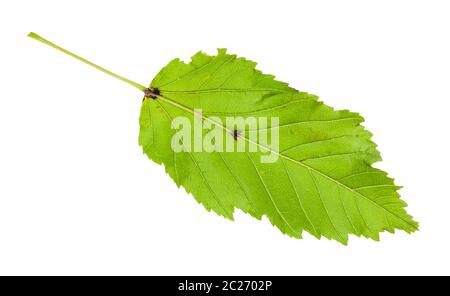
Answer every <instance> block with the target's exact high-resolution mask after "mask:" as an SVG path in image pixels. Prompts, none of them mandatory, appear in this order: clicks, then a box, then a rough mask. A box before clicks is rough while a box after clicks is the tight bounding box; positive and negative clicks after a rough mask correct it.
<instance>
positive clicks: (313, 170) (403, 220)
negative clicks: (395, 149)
mask: <svg viewBox="0 0 450 296" xmlns="http://www.w3.org/2000/svg"><path fill="white" fill-rule="evenodd" d="M157 99H161V100H162V101H163V102H166V103H168V104H170V105H172V106H174V107H176V108H178V109H180V110H183V111H185V112H188V113H191V114H192V115H193V116H199V115H201V118H202V119H204V120H206V121H209V122H210V123H213V124H215V125H217V126H219V127H220V128H222V129H223V130H224V131H226V132H231V130H230V129H229V128H227V127H225V126H223V125H222V124H221V123H220V122H217V121H216V120H213V119H211V118H209V117H206V116H205V115H204V114H198V113H196V112H195V111H194V110H193V109H191V108H189V107H187V106H185V105H183V104H181V103H178V102H176V101H174V100H172V99H170V98H168V97H166V96H162V95H158V96H157ZM237 137H238V138H240V139H243V140H244V141H246V142H248V143H250V144H252V145H256V146H258V147H260V148H262V149H264V150H265V151H266V152H271V153H273V154H275V155H277V156H279V157H282V158H284V159H286V160H289V161H291V162H293V163H296V164H298V165H301V166H302V167H304V168H306V169H309V170H310V171H311V172H314V173H316V174H318V175H321V176H322V177H324V178H326V179H329V180H330V181H332V182H333V183H336V184H337V185H338V186H341V187H343V188H344V189H346V190H348V191H350V192H352V193H353V194H355V195H356V196H359V197H361V198H362V199H364V200H366V201H368V202H369V203H371V204H372V205H374V206H376V207H379V208H381V209H382V210H384V211H385V212H386V213H388V214H389V215H391V216H393V217H394V218H396V219H398V220H400V221H402V222H403V223H406V224H407V225H409V226H410V227H412V228H413V229H415V230H417V226H416V225H415V224H412V223H411V222H409V221H407V220H405V219H404V218H402V217H399V216H397V215H395V214H394V213H393V212H391V211H390V210H388V209H386V208H385V207H383V206H382V205H380V204H378V203H376V202H375V201H373V200H371V199H370V198H368V197H367V196H365V195H363V194H361V193H360V192H358V191H355V190H353V189H352V188H350V187H348V186H347V185H345V184H343V183H341V182H339V181H338V180H335V179H333V178H332V177H330V176H328V175H327V174H325V173H322V172H321V171H319V170H317V169H315V168H313V167H311V166H309V165H307V164H305V163H303V162H301V161H298V160H296V159H293V158H291V157H289V156H287V155H284V154H281V153H279V152H278V151H275V150H273V149H271V148H269V147H267V146H265V145H262V144H260V143H258V142H255V141H252V140H251V139H248V138H246V137H243V136H242V135H238V136H237Z"/></svg>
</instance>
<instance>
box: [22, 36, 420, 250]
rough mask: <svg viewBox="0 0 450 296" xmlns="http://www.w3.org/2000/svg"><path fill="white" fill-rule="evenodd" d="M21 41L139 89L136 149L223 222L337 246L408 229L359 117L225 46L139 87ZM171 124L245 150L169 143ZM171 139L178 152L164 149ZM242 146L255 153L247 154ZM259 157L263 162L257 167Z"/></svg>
mask: <svg viewBox="0 0 450 296" xmlns="http://www.w3.org/2000/svg"><path fill="white" fill-rule="evenodd" d="M30 37H32V38H34V39H37V40H39V41H41V42H44V43H46V44H48V45H50V46H52V47H55V48H57V49H59V50H62V51H63V52H65V53H67V54H69V55H71V56H73V57H75V58H77V59H79V60H82V61H83V62H85V63H88V64H90V65H91V66H94V67H95V68H97V69H99V70H101V71H103V72H105V73H107V74H110V75H112V76H114V77H116V78H118V79H120V80H122V81H125V82H127V83H128V84H130V85H132V86H134V87H136V88H138V89H140V90H141V91H143V92H144V94H145V96H144V100H143V104H142V109H141V114H140V136H139V144H140V145H141V146H142V147H143V151H144V153H145V154H146V155H147V156H148V157H149V158H150V159H151V160H153V161H154V162H156V163H158V164H163V165H164V166H165V168H166V172H167V173H168V174H169V175H170V177H171V178H172V179H173V180H174V181H175V183H176V184H177V185H178V186H182V187H184V188H185V189H186V191H187V192H189V193H192V195H193V196H194V198H195V199H196V200H197V201H198V202H199V203H201V204H202V205H203V206H204V207H205V208H206V209H207V210H213V211H214V212H216V213H217V214H219V215H221V216H224V217H226V218H229V219H233V214H234V211H235V209H236V208H238V209H240V210H242V211H243V212H245V213H248V214H250V215H252V216H253V217H255V218H257V219H261V218H262V217H263V216H266V217H268V219H269V220H270V221H271V223H272V224H273V225H275V226H276V227H278V228H279V229H280V230H281V232H282V233H285V234H287V235H289V236H292V237H296V238H301V237H302V233H303V232H304V231H307V232H309V233H310V234H312V235H314V236H316V237H317V238H320V237H322V236H324V237H326V238H329V239H334V240H337V241H339V242H341V243H343V244H347V243H348V237H349V235H350V234H354V235H356V236H364V237H367V238H372V239H374V240H379V234H380V233H381V232H384V231H389V232H394V231H395V229H400V230H404V231H406V232H407V233H412V232H414V231H416V230H417V229H418V223H417V222H415V221H414V220H413V219H412V217H411V216H410V215H408V214H407V212H406V211H405V207H406V203H405V202H403V201H402V200H401V199H400V195H399V193H398V190H399V187H398V186H396V185H395V183H394V180H393V179H392V178H390V177H388V175H387V173H385V172H383V171H381V170H379V169H376V168H374V167H373V166H372V165H373V164H374V163H376V162H378V161H380V160H381V157H380V154H379V152H378V150H377V148H376V145H375V144H374V143H373V142H372V141H371V136H372V134H371V133H370V132H368V131H367V130H365V128H364V127H363V126H362V125H361V123H362V122H363V121H364V119H363V118H362V117H361V116H360V115H359V114H357V113H353V112H350V111H348V110H334V109H333V108H331V107H329V106H327V105H325V104H323V103H322V102H320V101H319V100H318V97H317V96H315V95H311V94H308V93H305V92H300V91H297V90H295V89H293V88H291V87H290V86H289V85H288V84H287V83H284V82H280V81H277V80H275V78H274V76H272V75H266V74H263V73H262V72H260V71H258V70H256V69H255V67H256V63H254V62H252V61H249V60H246V59H244V58H238V57H237V56H235V55H230V54H227V52H226V50H225V49H219V50H218V54H217V55H215V56H211V55H207V54H205V53H202V52H199V53H197V54H196V55H194V56H193V57H192V60H191V62H190V63H184V62H182V61H180V60H179V59H175V60H173V61H171V62H170V63H169V64H168V65H167V66H166V67H164V68H163V69H162V70H161V71H160V72H159V73H158V75H157V76H156V77H155V78H154V79H153V81H152V82H151V84H150V87H144V86H142V85H140V84H138V83H135V82H133V81H130V80H128V79H126V78H123V77H121V76H119V75H117V74H114V73H112V72H110V71H108V70H106V69H104V68H102V67H100V66H97V65H95V64H93V63H91V62H89V61H87V60H85V59H83V58H80V57H78V56H76V55H75V54H73V53H71V52H68V51H67V50H65V49H62V48H61V47H59V46H57V45H55V44H53V43H51V42H49V41H47V40H45V39H43V38H42V37H40V36H38V35H36V34H34V33H30ZM197 110H201V113H200V112H199V111H197ZM230 117H233V118H236V117H239V118H244V119H245V118H277V125H268V126H263V127H260V126H258V127H257V128H253V129H252V128H251V127H250V125H244V126H243V127H242V128H241V129H235V128H234V126H229V125H227V124H226V123H224V122H227V118H230ZM177 118H185V119H186V120H187V121H188V122H189V123H190V125H192V126H195V125H196V124H199V123H200V124H201V125H202V126H204V125H207V126H208V127H209V129H204V128H202V129H201V130H200V135H201V136H202V138H204V137H205V136H206V135H207V134H208V133H209V132H211V130H210V129H211V128H216V134H215V135H216V138H215V140H217V139H221V140H224V141H225V142H227V141H228V142H231V143H233V145H234V146H237V145H240V144H242V145H244V146H245V147H246V149H245V150H244V151H231V152H230V151H223V150H222V151H221V150H217V151H212V152H207V151H202V149H201V148H202V147H200V149H199V150H198V149H197V150H195V149H192V146H195V145H197V144H196V143H191V139H190V138H188V137H185V138H183V139H180V138H177V133H178V131H177V130H176V129H174V128H173V123H174V121H175V120H176V119H177ZM272 123H273V122H272ZM217 129H218V133H217ZM272 130H276V131H277V132H278V136H279V140H278V141H279V143H278V146H277V147H272V146H270V145H268V142H267V139H265V140H266V141H262V140H261V139H260V137H258V136H257V135H260V133H261V132H262V131H268V132H270V131H272ZM193 133H194V134H195V131H194V132H193ZM190 134H191V132H189V135H190ZM254 136H255V137H254ZM174 139H176V140H175V142H177V144H178V145H181V151H175V150H174V149H173V146H174ZM255 139H256V140H255ZM194 142H195V139H194ZM202 144H203V143H200V145H202ZM215 144H217V143H215ZM252 145H253V146H254V148H256V149H254V150H255V151H249V149H248V148H249V147H250V146H252ZM188 148H189V149H188ZM197 148H198V147H197ZM269 156H273V161H262V159H263V158H264V157H269Z"/></svg>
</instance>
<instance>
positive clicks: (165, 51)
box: [0, 0, 450, 275]
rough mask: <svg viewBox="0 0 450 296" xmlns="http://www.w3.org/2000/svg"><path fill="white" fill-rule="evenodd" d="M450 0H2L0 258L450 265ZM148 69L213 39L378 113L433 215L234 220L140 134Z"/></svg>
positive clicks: (264, 271)
mask: <svg viewBox="0 0 450 296" xmlns="http://www.w3.org/2000/svg"><path fill="white" fill-rule="evenodd" d="M449 5H450V4H449V1H433V0H426V1H414V0H407V1H401V0H389V1H385V0H377V1H361V0H355V1H349V0H341V1H320V0H314V1H298V0H295V1H279V0H278V1H261V0H259V1H255V2H252V1H242V0H240V1H232V0H227V1H224V0H222V1H211V0H208V1H206V0H205V1H168V0H164V1H162V0H161V1H130V0H127V1H112V0H108V1H92V0H90V1H81V0H77V1H48V0H45V1H31V0H30V1H18V0H16V1H1V2H0V32H1V34H0V38H1V39H0V62H1V63H0V83H1V88H0V136H1V137H0V143H1V145H0V274H3V275H7V274H9V275H11V274H15V275H25V274H26V275H50V274H51V275H55V274H57V275H175V274H176V275H187V274H195V275H198V274H202V275H208V274H211V275H221V274H227V275H348V274H351V275H369V274H370V275H400V274H402V275H406V274H410V275H411V274H415V275H419V274H420V275H425V274H426V275H431V274H447V275H448V274H450V254H449V250H450V238H449V231H450V221H449V218H448V217H449V213H450V208H449V206H450V196H449V193H448V192H449V191H448V185H449V179H448V178H449V169H448V168H449V161H448V156H447V155H448V152H449V148H450V147H449V141H448V134H449V132H448V126H449V112H450V84H449V82H450V81H449V78H450V70H449V69H450V58H449V56H450V55H449V53H450V39H449V29H450V18H449V14H450V6H449ZM29 31H35V32H37V33H39V34H41V35H42V36H44V37H46V38H48V39H50V40H52V41H54V42H56V43H58V44H60V45H63V46H65V47H66V48H68V49H70V50H73V51H74V52H76V53H78V54H80V55H83V56H85V57H86V58H89V59H91V60H93V61H95V62H97V63H99V64H101V65H104V66H106V67H108V68H110V69H112V70H114V71H116V72H118V73H121V74H123V75H125V76H127V77H129V78H131V79H134V80H136V81H138V82H140V83H143V84H148V83H149V82H150V81H151V79H152V78H153V76H154V75H155V74H156V73H157V72H158V71H159V70H160V68H161V67H163V66H164V65H165V64H166V63H167V62H168V61H169V60H171V59H173V58H175V57H181V58H183V59H185V60H186V59H188V58H189V57H190V55H192V54H194V53H195V52H197V51H198V50H204V51H206V52H208V53H214V52H215V49H216V48H217V47H227V48H229V51H230V52H232V53H237V54H238V55H241V56H245V57H247V58H250V59H252V60H255V61H258V62H259V65H258V68H259V69H261V70H263V71H264V72H266V73H273V74H276V75H277V78H278V79H280V80H283V81H287V82H290V83H291V85H292V86H293V87H295V88H297V89H300V90H303V91H308V92H311V93H315V94H318V95H320V96H321V98H322V100H324V101H325V102H326V103H327V104H329V105H332V106H335V107H337V108H343V109H344V108H345V109H346V108H349V109H351V110H353V111H358V112H360V113H361V114H363V115H364V116H365V118H366V120H367V122H366V124H365V125H366V126H367V127H368V128H369V129H370V130H371V131H372V132H373V133H374V134H375V137H374V140H375V141H376V142H377V143H378V144H379V148H380V150H381V152H382V155H383V157H384V162H383V163H381V164H380V165H379V167H380V168H383V169H386V170H387V171H389V172H390V174H391V175H392V176H394V177H396V179H397V182H398V183H399V184H401V185H403V186H404V189H403V190H402V196H403V198H404V199H405V200H406V201H407V202H408V203H409V208H408V211H409V212H410V213H411V214H412V215H414V217H415V218H416V219H417V220H418V221H420V223H421V231H420V232H418V233H416V234H413V235H406V234H404V233H400V232H399V233H397V234H395V235H391V234H383V235H382V241H381V242H378V243H377V242H373V241H369V240H366V239H358V238H355V237H352V239H351V240H350V246H349V247H344V246H341V245H339V244H338V243H336V242H332V241H328V240H325V239H323V240H321V241H318V240H316V239H315V238H313V237H311V236H309V235H305V239H304V240H295V239H290V238H288V237H285V236H283V235H281V234H280V233H279V232H278V231H277V230H276V229H275V228H273V227H272V226H270V224H269V222H268V221H267V220H264V221H263V222H259V221H257V220H254V219H252V218H250V217H249V216H246V215H244V214H242V213H241V212H238V213H237V216H236V221H235V222H230V221H227V220H225V219H223V218H220V217H218V216H216V215H215V214H212V213H208V212H207V211H205V210H204V209H203V208H202V206H200V205H199V204H197V203H196V202H195V201H194V199H193V198H192V197H191V196H189V195H187V194H186V193H185V192H184V190H181V189H180V190H179V189H177V188H176V186H175V185H174V184H173V182H172V181H171V180H170V179H169V177H168V176H166V175H165V173H164V170H163V168H162V167H160V166H158V165H156V164H154V163H152V162H151V161H149V160H148V159H147V157H146V156H144V155H143V154H142V151H141V148H140V147H139V146H138V144H137V138H138V115H139V108H140V104H141V99H142V94H141V93H140V92H139V91H137V90H135V89H133V88H132V87H129V86H128V85H126V84H123V83H121V82H120V81H116V80H114V79H112V78H110V77H108V76H106V75H104V74H102V73H100V72H97V71H96V70H94V69H92V68H89V67H87V66H86V65H84V64H81V63H79V62H77V61H75V60H73V59H71V58H69V57H67V56H64V55H63V54H61V53H59V52H57V51H55V50H53V49H51V48H49V47H46V46H44V45H42V44H40V43H38V42H36V41H34V40H32V39H29V38H27V37H26V34H27V33H28V32H29Z"/></svg>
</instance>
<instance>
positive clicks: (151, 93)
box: [144, 87, 160, 100]
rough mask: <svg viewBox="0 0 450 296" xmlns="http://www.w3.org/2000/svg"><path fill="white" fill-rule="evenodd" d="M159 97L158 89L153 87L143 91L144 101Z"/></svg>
mask: <svg viewBox="0 0 450 296" xmlns="http://www.w3.org/2000/svg"><path fill="white" fill-rule="evenodd" d="M159 95H160V92H159V89H157V88H154V87H149V88H147V89H146V90H145V91H144V100H145V99H147V98H150V99H156V98H158V96H159Z"/></svg>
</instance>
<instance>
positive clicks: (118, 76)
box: [28, 32, 147, 92]
mask: <svg viewBox="0 0 450 296" xmlns="http://www.w3.org/2000/svg"><path fill="white" fill-rule="evenodd" d="M28 37H30V38H33V39H35V40H37V41H40V42H42V43H44V44H46V45H48V46H50V47H53V48H54V49H57V50H59V51H61V52H63V53H65V54H67V55H69V56H71V57H73V58H75V59H77V60H79V61H81V62H83V63H85V64H87V65H89V66H91V67H94V68H95V69H97V70H99V71H101V72H103V73H106V74H108V75H109V76H112V77H114V78H116V79H119V80H121V81H123V82H125V83H127V84H129V85H131V86H133V87H135V88H137V89H139V90H141V91H143V92H145V91H146V90H147V87H145V86H143V85H141V84H139V83H137V82H134V81H132V80H130V79H128V78H125V77H123V76H120V75H118V74H116V73H114V72H111V71H109V70H108V69H105V68H103V67H101V66H99V65H97V64H94V63H92V62H90V61H88V60H86V59H85V58H82V57H80V56H78V55H76V54H74V53H72V52H70V51H68V50H66V49H64V48H62V47H60V46H58V45H56V44H54V43H53V42H50V41H48V40H47V39H45V38H43V37H41V36H39V35H38V34H36V33H33V32H30V33H29V34H28Z"/></svg>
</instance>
